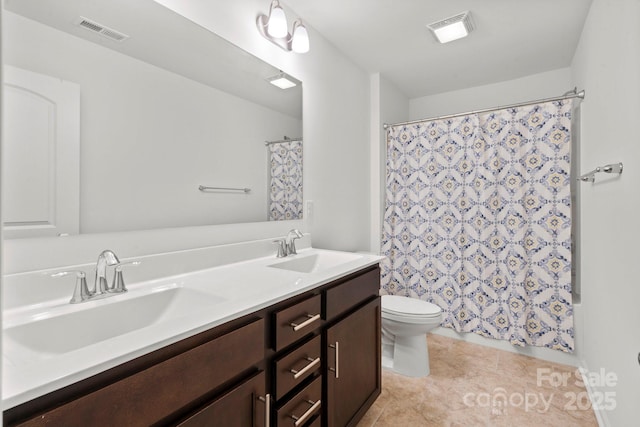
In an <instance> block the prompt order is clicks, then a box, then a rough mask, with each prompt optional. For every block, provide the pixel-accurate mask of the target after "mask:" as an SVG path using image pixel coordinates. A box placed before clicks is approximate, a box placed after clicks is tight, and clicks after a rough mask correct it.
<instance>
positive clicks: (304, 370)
mask: <svg viewBox="0 0 640 427" xmlns="http://www.w3.org/2000/svg"><path fill="white" fill-rule="evenodd" d="M306 360H308V361H309V362H311V363H309V364H307V366H305V367H304V368H302V369H300V370H299V371H296V370H295V369H289V372H291V373H292V374H293V378H294V379H296V380H297V379H298V378H300V377H301V376H303V375H304V374H305V373H307V372H308V371H309V370H310V369H311V368H313V367H314V366H316V365H318V363H320V358H319V357H316V358H315V359H312V358H311V357H307V358H306Z"/></svg>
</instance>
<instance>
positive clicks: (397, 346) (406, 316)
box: [382, 295, 442, 377]
mask: <svg viewBox="0 0 640 427" xmlns="http://www.w3.org/2000/svg"><path fill="white" fill-rule="evenodd" d="M441 321H442V309H441V308H440V307H438V306H437V305H435V304H432V303H430V302H427V301H422V300H419V299H416V298H407V297H402V296H398V295H383V296H382V366H383V367H384V368H389V369H392V370H393V371H394V372H397V373H399V374H402V375H406V376H409V377H424V376H427V375H429V353H428V350H427V337H426V335H427V332H429V331H431V330H432V329H434V328H436V327H438V326H440V322H441Z"/></svg>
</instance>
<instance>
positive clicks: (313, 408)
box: [278, 377, 322, 427]
mask: <svg viewBox="0 0 640 427" xmlns="http://www.w3.org/2000/svg"><path fill="white" fill-rule="evenodd" d="M321 396H322V377H318V378H316V379H315V380H314V381H313V382H312V383H311V384H309V385H308V386H306V387H305V388H304V389H303V390H302V391H301V392H300V393H298V394H296V395H295V396H294V397H292V398H291V400H289V402H288V403H287V404H286V405H284V406H283V407H282V408H280V409H278V427H300V426H304V425H306V423H307V422H309V421H310V420H311V419H312V418H313V417H314V416H315V415H316V414H320V411H321V410H322V402H321ZM317 421H318V420H317V419H316V420H314V421H313V422H312V424H313V423H316V422H317Z"/></svg>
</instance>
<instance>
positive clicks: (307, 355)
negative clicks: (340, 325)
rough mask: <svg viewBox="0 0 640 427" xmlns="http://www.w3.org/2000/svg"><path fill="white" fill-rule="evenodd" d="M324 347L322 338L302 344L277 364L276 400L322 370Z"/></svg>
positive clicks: (318, 337)
mask: <svg viewBox="0 0 640 427" xmlns="http://www.w3.org/2000/svg"><path fill="white" fill-rule="evenodd" d="M321 353H322V346H321V341H320V336H319V335H318V336H317V337H315V338H313V339H312V340H310V341H309V342H307V343H305V344H302V345H301V346H300V347H298V348H296V349H295V350H293V351H292V352H290V353H288V354H286V355H284V356H282V357H281V358H279V359H278V360H276V362H275V367H276V370H275V378H276V392H275V397H276V400H277V399H280V398H282V396H284V395H285V394H287V393H288V392H289V391H290V390H291V389H292V388H294V387H295V386H297V385H298V384H302V382H303V381H304V380H305V379H306V378H308V377H309V376H310V375H311V374H313V373H314V372H316V371H318V370H319V369H320V365H321V364H322V362H321V359H320V354H321Z"/></svg>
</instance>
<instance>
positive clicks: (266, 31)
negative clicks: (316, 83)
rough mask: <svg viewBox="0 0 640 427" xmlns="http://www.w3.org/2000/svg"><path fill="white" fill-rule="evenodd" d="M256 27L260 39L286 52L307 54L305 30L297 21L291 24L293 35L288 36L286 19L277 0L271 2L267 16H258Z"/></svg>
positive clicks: (300, 22) (307, 41)
mask: <svg viewBox="0 0 640 427" xmlns="http://www.w3.org/2000/svg"><path fill="white" fill-rule="evenodd" d="M256 25H257V26H258V31H259V32H260V34H262V37H264V38H265V39H267V40H269V41H270V42H271V43H273V44H275V45H276V46H279V47H280V48H282V49H284V50H286V51H287V52H291V51H293V52H296V53H307V52H309V33H308V32H307V28H306V27H305V26H304V25H303V24H302V21H301V20H299V19H298V20H296V21H295V22H294V23H293V30H292V33H293V34H289V31H288V30H287V17H286V16H285V14H284V10H283V9H282V6H280V2H279V1H278V0H273V1H272V2H271V8H270V10H269V16H266V15H258V19H257V22H256Z"/></svg>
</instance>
